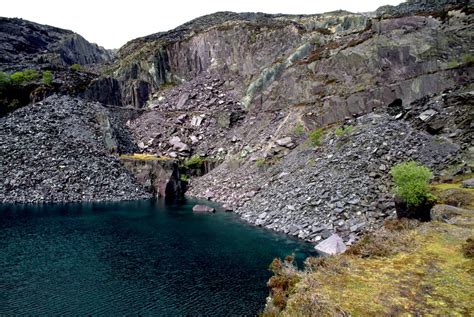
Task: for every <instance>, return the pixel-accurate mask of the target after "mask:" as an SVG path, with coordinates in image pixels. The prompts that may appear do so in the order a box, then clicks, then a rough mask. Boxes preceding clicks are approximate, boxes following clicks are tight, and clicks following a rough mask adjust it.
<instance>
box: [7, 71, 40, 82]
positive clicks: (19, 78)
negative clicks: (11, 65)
mask: <svg viewBox="0 0 474 317" xmlns="http://www.w3.org/2000/svg"><path fill="white" fill-rule="evenodd" d="M38 77H39V74H38V72H37V71H36V70H34V69H25V70H24V71H21V72H16V73H13V74H11V75H10V79H11V81H12V83H14V84H17V85H19V84H23V83H28V82H32V81H35V80H36V79H38Z"/></svg>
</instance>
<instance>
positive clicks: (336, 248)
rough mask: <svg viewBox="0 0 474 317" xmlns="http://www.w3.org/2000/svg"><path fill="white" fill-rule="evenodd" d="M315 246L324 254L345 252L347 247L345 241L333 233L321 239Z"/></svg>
mask: <svg viewBox="0 0 474 317" xmlns="http://www.w3.org/2000/svg"><path fill="white" fill-rule="evenodd" d="M314 248H315V249H316V251H317V252H318V253H320V254H321V255H324V256H329V255H336V254H340V253H344V252H345V251H346V249H347V248H346V245H345V244H344V241H343V240H342V238H341V237H339V236H338V235H337V234H333V235H331V236H330V237H329V238H327V239H325V240H323V241H321V242H320V243H318V244H317V245H316V246H315V247H314Z"/></svg>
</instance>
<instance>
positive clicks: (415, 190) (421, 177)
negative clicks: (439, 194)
mask: <svg viewBox="0 0 474 317" xmlns="http://www.w3.org/2000/svg"><path fill="white" fill-rule="evenodd" d="M390 174H391V175H392V178H393V181H394V183H395V188H394V192H395V194H396V195H397V196H398V197H399V198H400V199H402V200H403V201H404V202H405V203H406V204H407V205H408V206H419V205H421V204H423V203H424V202H426V201H427V200H429V199H430V198H431V197H432V195H431V194H430V193H429V191H428V181H429V180H430V179H431V177H433V173H432V172H431V171H430V169H429V168H428V167H426V166H423V165H421V164H420V163H418V162H414V161H410V162H404V163H400V164H397V165H395V166H394V167H392V169H391V170H390Z"/></svg>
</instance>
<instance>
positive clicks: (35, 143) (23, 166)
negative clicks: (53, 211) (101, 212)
mask: <svg viewBox="0 0 474 317" xmlns="http://www.w3.org/2000/svg"><path fill="white" fill-rule="evenodd" d="M113 116H114V113H113V112H109V111H108V110H107V109H106V108H104V107H102V106H101V105H99V104H96V103H87V102H85V101H83V100H80V99H74V98H71V97H66V96H64V97H58V96H52V97H49V98H47V99H45V100H44V101H43V102H39V103H36V104H33V105H30V106H26V107H24V108H22V109H19V110H17V111H15V112H13V113H11V114H9V115H8V116H6V117H4V118H1V119H0V174H1V175H2V180H1V183H0V202H2V203H12V202H21V203H43V202H71V201H102V200H129V199H142V198H147V197H149V196H150V195H149V194H148V193H146V192H145V191H144V189H143V188H142V187H141V186H140V185H139V184H138V183H137V182H136V181H135V179H134V178H133V177H132V176H131V175H130V174H129V173H128V172H127V171H126V170H125V168H124V167H123V166H122V165H121V164H120V161H119V159H118V158H117V157H116V156H115V155H112V154H111V151H113V150H115V151H119V150H120V149H121V147H122V146H123V144H122V142H121V141H120V140H125V139H126V138H123V137H122V138H116V137H115V136H116V135H118V134H125V133H126V131H125V130H123V128H122V127H121V126H120V125H118V124H117V123H118V122H119V121H120V120H119V119H117V118H116V119H113ZM107 138H110V140H109V143H107V141H106V139H107ZM109 145H112V147H116V148H115V149H114V148H110V147H109ZM125 146H127V144H125Z"/></svg>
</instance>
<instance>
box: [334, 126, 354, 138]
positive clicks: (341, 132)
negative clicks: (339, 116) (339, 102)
mask: <svg viewBox="0 0 474 317" xmlns="http://www.w3.org/2000/svg"><path fill="white" fill-rule="evenodd" d="M352 130H354V127H353V126H351V125H347V126H342V127H339V128H337V129H336V136H337V137H341V136H343V135H347V134H351V133H352Z"/></svg>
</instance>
